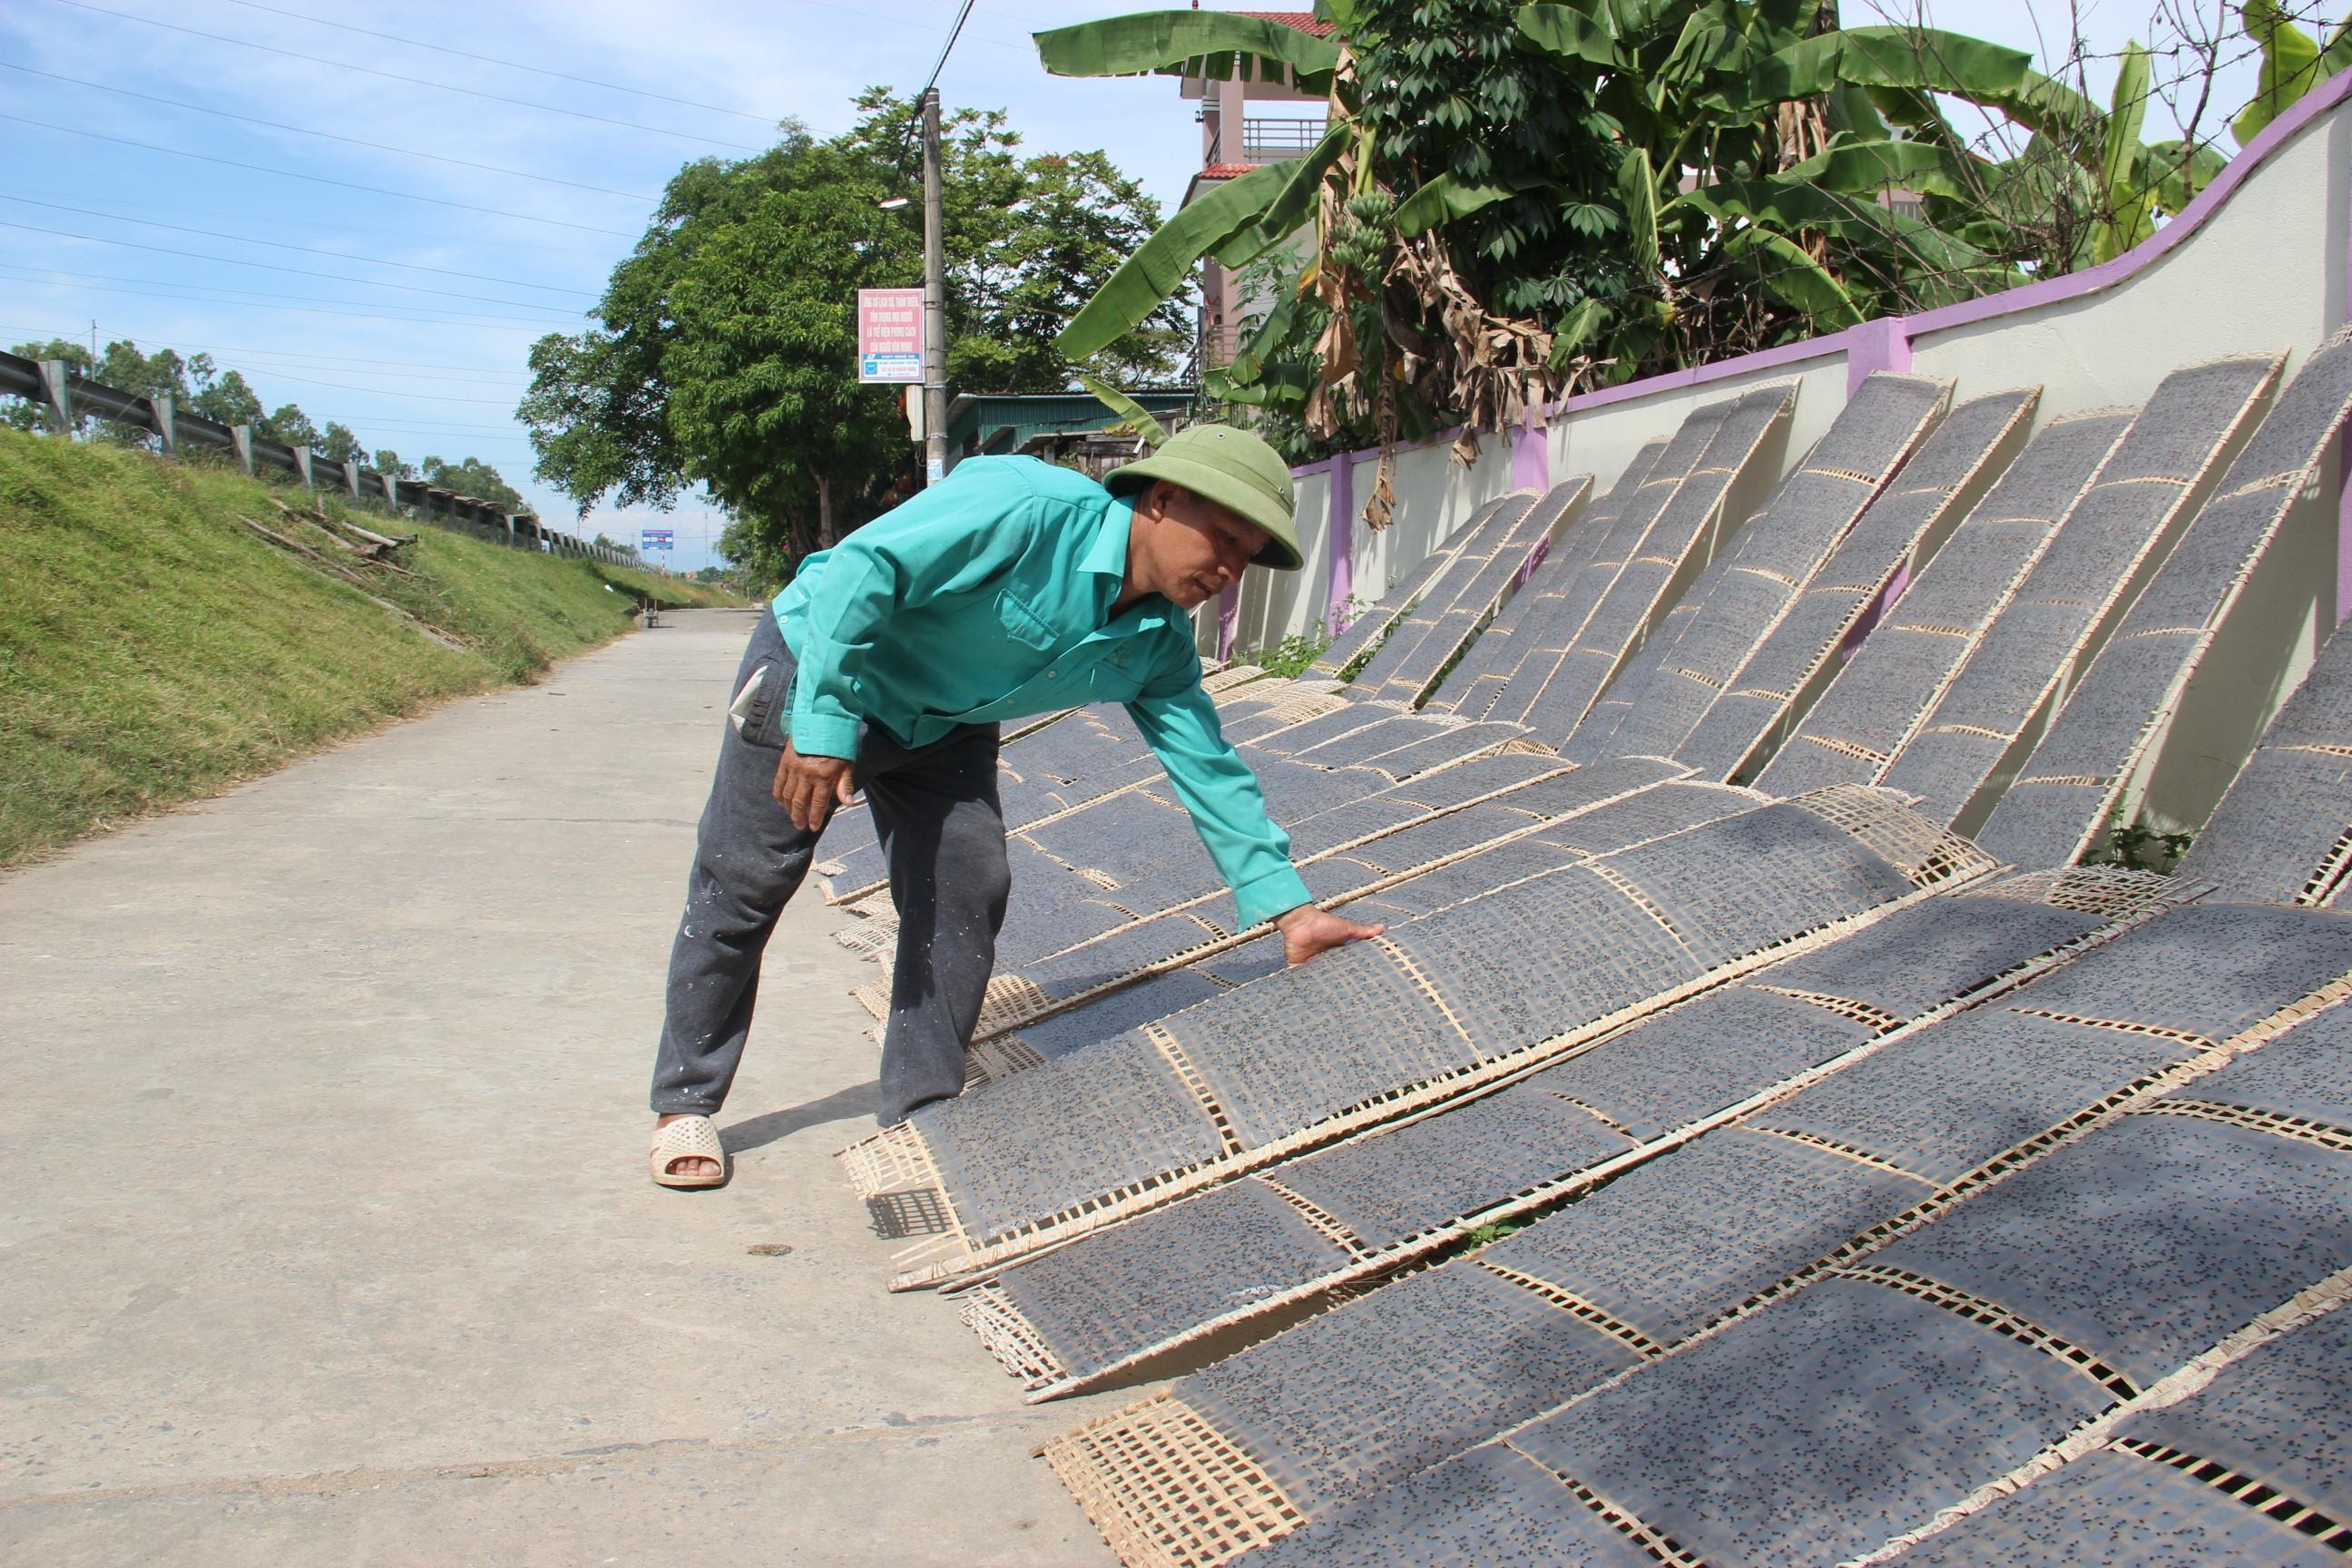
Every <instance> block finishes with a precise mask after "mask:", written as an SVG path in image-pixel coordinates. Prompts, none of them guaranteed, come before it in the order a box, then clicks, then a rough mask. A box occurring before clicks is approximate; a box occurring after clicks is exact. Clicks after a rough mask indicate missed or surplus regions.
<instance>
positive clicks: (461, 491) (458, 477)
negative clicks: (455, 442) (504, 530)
mask: <svg viewBox="0 0 2352 1568" xmlns="http://www.w3.org/2000/svg"><path fill="white" fill-rule="evenodd" d="M417 478H419V479H423V480H424V481H425V483H426V484H428V485H431V486H432V487H433V488H434V489H443V490H448V491H450V492H451V493H452V494H455V495H461V496H471V497H473V498H474V499H475V500H486V501H493V502H495V503H497V505H498V506H499V510H504V511H510V512H511V511H529V510H530V505H529V504H528V503H527V502H526V501H524V500H523V499H522V492H521V491H520V490H518V489H515V488H514V487H513V486H512V485H510V484H509V483H507V481H506V479H504V478H503V477H502V476H501V475H500V474H499V471H498V469H496V468H492V467H491V466H490V465H489V464H488V463H485V462H484V461H482V460H481V459H480V458H463V459H461V460H459V461H457V462H455V463H451V462H446V461H445V460H443V459H442V458H425V461H424V462H422V463H421V464H419V465H417Z"/></svg>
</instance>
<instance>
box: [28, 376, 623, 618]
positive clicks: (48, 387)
mask: <svg viewBox="0 0 2352 1568" xmlns="http://www.w3.org/2000/svg"><path fill="white" fill-rule="evenodd" d="M9 394H13V395H16V396H18V397H23V398H27V399H29V400H31V401H32V402H35V403H37V404H39V405H41V406H42V407H43V408H45V409H46V410H47V413H48V416H49V425H50V428H51V429H53V430H55V431H57V432H58V433H59V434H65V435H70V434H71V433H72V431H73V427H74V420H75V418H76V417H77V416H80V415H95V416H97V417H99V418H101V419H110V420H112V421H114V422H115V423H116V424H119V425H129V426H135V427H136V428H138V429H142V430H145V431H147V432H149V433H150V434H152V436H154V437H155V439H156V444H157V445H158V446H159V447H161V448H162V449H163V456H164V457H166V458H176V457H178V456H179V454H180V448H181V447H184V446H185V447H207V448H210V449H212V450H215V451H223V452H230V453H234V454H235V455H236V460H237V465H238V467H240V468H243V469H244V470H245V471H246V472H247V473H248V474H251V473H254V472H256V471H257V470H259V469H262V468H273V469H276V470H278V471H279V472H282V473H289V474H293V475H295V476H296V477H298V478H299V479H301V481H302V482H303V483H304V484H305V485H308V486H310V488H311V489H318V488H320V485H321V484H322V483H331V485H332V487H333V488H334V489H341V490H347V491H349V492H350V494H351V496H352V500H359V499H360V498H361V497H362V496H374V497H380V498H382V499H383V500H387V501H390V502H391V503H392V504H393V505H394V506H413V507H415V508H416V510H417V515H418V516H419V517H420V518H421V519H423V520H424V521H426V522H432V523H437V524H440V525H441V526H443V527H446V528H456V529H463V530H464V531H467V532H469V533H472V534H475V535H476V536H478V537H479V536H483V535H487V536H488V537H489V538H491V539H494V540H498V541H499V542H502V543H506V544H510V545H512V546H514V547H515V548H516V549H519V550H539V551H543V552H547V553H549V554H553V555H565V556H578V557H581V558H583V559H585V560H591V561H601V562H603V563H605V564H606V565H608V566H634V567H638V568H641V569H643V570H645V571H649V572H650V571H657V570H665V569H663V568H657V567H653V566H649V565H647V564H646V561H645V560H644V558H643V557H641V556H639V555H638V554H637V553H636V552H635V551H631V550H616V549H614V548H613V547H612V546H610V545H606V544H598V543H596V542H593V541H592V540H585V539H581V538H578V537H576V536H574V535H572V534H569V533H559V532H557V531H555V530H553V529H551V528H549V527H547V526H546V525H545V524H544V523H542V522H541V521H539V519H538V518H536V517H533V516H532V515H530V513H528V512H509V511H503V510H499V508H498V507H497V506H495V505H494V504H492V503H491V502H489V501H486V500H477V499H476V498H474V497H472V496H465V495H459V494H457V492H456V491H455V490H446V489H439V488H438V487H436V486H433V485H428V484H425V483H424V482H423V481H422V480H418V479H394V478H393V477H392V476H391V475H389V474H382V473H378V472H377V471H376V470H375V469H373V468H368V467H367V466H366V465H364V464H362V463H347V462H339V461H336V460H335V459H333V458H322V457H320V456H319V455H318V454H317V453H315V452H313V451H311V450H310V447H289V446H287V445H286V444H285V443H283V442H280V441H272V440H268V439H267V438H265V437H258V436H256V435H255V434H254V433H253V426H250V425H223V424H221V423H220V422H219V421H218V420H215V419H207V418H205V416H203V415H201V414H188V413H184V412H182V411H181V410H180V409H179V408H178V407H176V406H175V403H176V400H175V399H173V398H171V397H168V396H164V397H141V396H137V395H133V394H131V393H128V392H123V391H121V390H120V389H118V388H115V387H111V386H108V385H107V384H104V383H103V382H97V381H91V380H89V378H88V377H86V376H80V375H76V374H74V373H73V367H71V366H70V365H68V364H67V363H65V362H64V361H62V360H29V359H26V358H24V357H23V356H21V355H19V354H12V353H0V395H9Z"/></svg>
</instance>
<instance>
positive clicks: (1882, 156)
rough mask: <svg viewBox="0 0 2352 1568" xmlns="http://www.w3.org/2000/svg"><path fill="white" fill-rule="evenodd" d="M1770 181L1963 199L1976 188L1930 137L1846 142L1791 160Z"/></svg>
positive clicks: (1967, 175)
mask: <svg viewBox="0 0 2352 1568" xmlns="http://www.w3.org/2000/svg"><path fill="white" fill-rule="evenodd" d="M1772 183H1773V184H1806V185H1819V186H1821V187H1822V189H1823V190H1829V191H1838V192H1843V193H1845V194H1848V195H1853V194H1858V193H1862V192H1865V191H1881V190H1885V189H1886V188H1888V187H1889V186H1896V185H1899V186H1902V187H1904V188H1905V189H1906V190H1914V191H1917V192H1918V193H1920V194H1921V195H1938V196H1950V197H1952V198H1953V199H1954V200H1956V201H1967V200H1969V199H1970V198H1971V197H1972V196H1974V195H1976V194H1977V192H1978V190H1979V189H1981V184H1980V182H1976V181H1974V180H1973V179H1972V176H1971V174H1970V172H1969V171H1968V170H1967V169H1965V168H1962V167H1959V166H1958V163H1957V162H1956V160H1955V159H1954V158H1953V156H1952V153H1951V152H1950V150H1949V149H1948V148H1946V147H1943V146H1940V145H1938V144H1937V143H1936V142H1930V141H1895V140H1893V139H1891V138H1890V139H1886V140H1881V141H1869V142H1862V141H1856V142H1843V143H1842V144H1840V145H1838V146H1834V147H1832V148H1830V149H1829V150H1828V151H1826V152H1823V153H1815V154H1814V155H1813V156H1812V157H1811V158H1808V159H1806V160H1805V161H1804V162H1803V163H1791V164H1790V166H1789V167H1787V168H1785V169H1783V170H1781V171H1780V173H1779V174H1775V175H1773V176H1772Z"/></svg>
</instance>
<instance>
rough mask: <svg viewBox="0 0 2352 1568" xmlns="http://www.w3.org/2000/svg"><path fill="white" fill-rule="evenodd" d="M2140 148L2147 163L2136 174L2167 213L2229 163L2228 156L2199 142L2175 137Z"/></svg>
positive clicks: (2183, 204)
mask: <svg viewBox="0 0 2352 1568" xmlns="http://www.w3.org/2000/svg"><path fill="white" fill-rule="evenodd" d="M2144 151H2145V152H2146V153H2147V170H2146V172H2145V173H2144V174H2141V175H2139V176H2138V177H2139V178H2140V179H2141V180H2142V181H2143V183H2144V184H2146V186H2147V189H2149V190H2152V191H2154V192H2155V193H2156V205H2157V206H2158V208H2159V209H2161V210H2162V211H2165V212H2168V213H2178V212H2179V211H2180V210H2181V209H2182V208H2183V207H2186V206H2187V205H2189V203H2190V202H2191V201H2193V200H2195V199H2196V196H2197V193H2198V192H2200V191H2201V190H2203V189H2204V188H2205V187H2206V186H2208V185H2210V184H2212V183H2213V182H2214V181H2215V180H2216V179H2218V178H2220V177H2221V171H2222V170H2224V169H2226V168H2228V167H2229V166H2230V160H2229V159H2227V158H2225V157H2223V156H2222V155H2221V153H2216V152H2215V151H2213V149H2212V148H2211V147H2210V146H2207V145H2204V144H2202V143H2200V144H2199V145H2197V146H2194V147H2191V146H2190V145H2189V143H2188V142H2181V141H2178V140H2175V141H2171V142H2149V143H2148V145H2147V148H2146V149H2145V150H2144Z"/></svg>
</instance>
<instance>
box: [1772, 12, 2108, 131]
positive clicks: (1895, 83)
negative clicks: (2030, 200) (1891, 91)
mask: <svg viewBox="0 0 2352 1568" xmlns="http://www.w3.org/2000/svg"><path fill="white" fill-rule="evenodd" d="M1841 86H1848V87H1863V88H1870V89H1883V88H1895V89H1912V90H1913V91H1925V92H1944V93H1949V94H1951V95H1952V96H1953V97H1955V98H1963V99H1966V100H1969V102H1971V103H1975V104H1979V105H1982V106H1983V107H1985V108H1988V109H1997V110H2000V112H2001V113H2003V114H2005V115H2007V116H2008V117H2009V118H2010V119H2011V120H2014V121H2017V122H2018V123H2019V124H2021V125H2022V126H2024V127H2026V129H2028V130H2030V131H2045V132H2053V133H2054V132H2062V131H2063V132H2073V133H2075V134H2078V135H2081V136H2084V137H2085V138H2089V139H2095V137H2096V135H2097V134H2098V132H2100V131H2102V130H2104V128H2105V115H2103V114H2101V113H2100V112H2099V110H2097V108H2096V107H2095V106H2094V105H2093V104H2092V103H2091V102H2090V100H2087V99H2085V98H2084V97H2083V96H2082V95H2081V94H2080V93H2077V92H2075V91H2074V89H2071V88H2068V87H2067V86H2065V85H2064V84H2063V83H2062V82H2058V81H2054V80H2053V79H2050V78H2048V77H2045V76H2043V75H2042V74H2041V73H2039V72H2038V71H2035V70H2034V69H2033V68H2032V57H2031V56H2029V55H2027V54H2026V53H2025V52H2024V51H2023V50H2021V49H2012V48H2008V47H2004V46H2002V45H2000V44H1992V43H1987V42H1986V41H1985V40H1983V39H1982V38H1971V37H1967V36H1966V35H1964V34H1960V33H1948V32H1946V31H1944V30H1942V29H1941V28H1937V27H1893V26H1877V27H1844V28H1841V29H1839V30H1838V31H1836V32H1833V33H1823V34H1822V35H1821V36H1820V37H1813V38H1807V39H1805V40H1804V41H1803V42H1802V43H1799V44H1793V45H1791V46H1790V47H1788V48H1785V49H1782V50H1781V51H1780V52H1779V53H1778V54H1776V55H1774V56H1772V57H1771V58H1769V59H1767V60H1765V61H1763V62H1762V63H1761V64H1759V66H1758V67H1757V68H1756V69H1755V71H1754V73H1753V77H1752V81H1751V89H1752V90H1753V91H1754V92H1755V93H1756V95H1757V97H1758V98H1759V100H1763V101H1772V102H1779V101H1783V100H1790V99H1798V98H1811V97H1814V96H1816V95H1817V94H1821V93H1825V92H1829V91H1831V90H1832V89H1835V88H1838V87H1841ZM1872 96H1873V98H1874V99H1875V100H1877V101H1878V102H1879V103H1880V105H1881V107H1885V102H1886V100H1885V99H1883V98H1879V97H1878V94H1877V93H1876V92H1875V91H1874V92H1873V95H1872Z"/></svg>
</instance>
